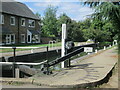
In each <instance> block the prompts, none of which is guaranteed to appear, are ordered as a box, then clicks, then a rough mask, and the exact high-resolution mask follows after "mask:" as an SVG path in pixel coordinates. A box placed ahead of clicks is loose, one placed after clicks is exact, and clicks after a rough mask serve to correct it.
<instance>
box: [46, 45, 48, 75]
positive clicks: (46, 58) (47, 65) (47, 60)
mask: <svg viewBox="0 0 120 90" xmlns="http://www.w3.org/2000/svg"><path fill="white" fill-rule="evenodd" d="M46 59H47V75H49V65H48V64H49V62H48V46H47V54H46Z"/></svg>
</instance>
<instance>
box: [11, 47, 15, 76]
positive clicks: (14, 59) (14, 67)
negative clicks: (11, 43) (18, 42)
mask: <svg viewBox="0 0 120 90" xmlns="http://www.w3.org/2000/svg"><path fill="white" fill-rule="evenodd" d="M12 48H13V51H14V52H13V54H14V57H13V70H12V71H13V78H15V57H16V55H15V50H16V47H12Z"/></svg>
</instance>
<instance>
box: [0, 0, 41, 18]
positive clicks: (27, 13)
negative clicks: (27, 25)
mask: <svg viewBox="0 0 120 90" xmlns="http://www.w3.org/2000/svg"><path fill="white" fill-rule="evenodd" d="M13 1H14V0H13ZM2 12H4V13H8V14H13V15H17V16H22V17H27V18H32V19H39V18H38V17H37V16H36V15H35V14H34V13H33V12H32V11H31V10H30V9H29V8H28V7H27V6H26V5H25V4H23V3H21V2H16V1H14V2H2Z"/></svg>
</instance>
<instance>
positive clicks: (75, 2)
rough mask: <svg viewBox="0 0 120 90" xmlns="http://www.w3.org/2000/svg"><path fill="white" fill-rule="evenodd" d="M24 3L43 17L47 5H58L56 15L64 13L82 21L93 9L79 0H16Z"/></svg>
mask: <svg viewBox="0 0 120 90" xmlns="http://www.w3.org/2000/svg"><path fill="white" fill-rule="evenodd" d="M16 1H19V2H22V3H24V4H26V5H27V6H28V7H29V8H30V9H31V10H32V11H33V12H34V13H36V12H38V13H39V14H40V15H41V16H42V17H44V12H45V9H46V8H47V7H48V5H52V6H54V7H58V9H57V13H56V14H57V17H59V16H60V15H61V14H62V13H66V14H67V16H69V17H70V18H71V19H72V20H76V21H83V20H85V19H86V18H87V17H88V15H90V14H92V13H93V12H94V11H93V10H92V9H91V8H89V7H88V6H83V5H82V4H81V3H80V1H79V0H56V1H53V0H16Z"/></svg>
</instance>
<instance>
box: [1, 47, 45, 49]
mask: <svg viewBox="0 0 120 90" xmlns="http://www.w3.org/2000/svg"><path fill="white" fill-rule="evenodd" d="M0 48H1V49H13V47H0ZM37 48H46V47H16V49H37Z"/></svg>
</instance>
